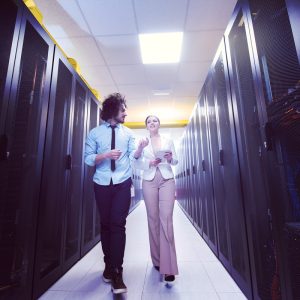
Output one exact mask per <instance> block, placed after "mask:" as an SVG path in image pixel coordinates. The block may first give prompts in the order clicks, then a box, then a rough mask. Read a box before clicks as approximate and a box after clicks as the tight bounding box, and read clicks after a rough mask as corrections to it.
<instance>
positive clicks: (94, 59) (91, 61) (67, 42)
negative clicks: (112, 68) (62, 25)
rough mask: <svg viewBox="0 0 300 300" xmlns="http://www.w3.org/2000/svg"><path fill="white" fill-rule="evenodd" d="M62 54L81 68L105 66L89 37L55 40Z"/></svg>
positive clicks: (94, 43) (92, 40) (93, 41)
mask: <svg viewBox="0 0 300 300" xmlns="http://www.w3.org/2000/svg"><path fill="white" fill-rule="evenodd" d="M57 42H58V44H59V45H60V46H61V47H62V49H63V50H64V52H65V53H66V54H67V55H68V56H69V57H72V58H74V59H75V60H76V61H77V62H78V63H79V65H80V67H82V66H95V65H105V62H104V60H103V58H102V56H101V53H100V51H99V49H98V48H97V44H96V42H95V40H94V39H93V38H91V37H80V38H71V39H57Z"/></svg>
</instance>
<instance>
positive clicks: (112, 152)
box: [106, 149, 122, 160]
mask: <svg viewBox="0 0 300 300" xmlns="http://www.w3.org/2000/svg"><path fill="white" fill-rule="evenodd" d="M121 154H122V152H121V150H118V149H112V150H110V151H109V152H107V153H106V158H109V159H113V160H117V159H119V157H120V156H121Z"/></svg>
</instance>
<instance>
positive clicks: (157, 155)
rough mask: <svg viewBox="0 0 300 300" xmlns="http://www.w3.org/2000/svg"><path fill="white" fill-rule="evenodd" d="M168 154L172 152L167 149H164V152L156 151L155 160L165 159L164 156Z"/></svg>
mask: <svg viewBox="0 0 300 300" xmlns="http://www.w3.org/2000/svg"><path fill="white" fill-rule="evenodd" d="M168 152H169V153H170V152H172V151H171V150H169V149H164V150H160V151H157V152H155V158H160V159H165V157H164V156H165V155H166V154H167V153H168Z"/></svg>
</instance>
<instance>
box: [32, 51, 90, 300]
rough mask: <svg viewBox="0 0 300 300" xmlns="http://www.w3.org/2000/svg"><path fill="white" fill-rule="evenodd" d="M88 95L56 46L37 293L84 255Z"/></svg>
mask: <svg viewBox="0 0 300 300" xmlns="http://www.w3.org/2000/svg"><path fill="white" fill-rule="evenodd" d="M86 94H87V90H86V88H85V87H84V85H83V83H82V82H81V80H80V79H79V78H78V76H77V75H76V74H75V71H74V70H73V68H72V66H71V65H70V63H69V62H68V61H67V59H66V58H65V57H64V56H63V54H62V53H61V51H60V50H59V49H58V48H56V49H55V57H54V66H53V76H52V83H51V95H50V105H49V110H48V120H47V137H46V144H45V154H44V162H43V173H42V188H41V194H40V204H39V223H38V236H37V253H36V264H35V283H34V285H35V290H34V296H35V297H36V296H39V295H40V294H41V293H42V292H43V291H44V290H45V289H46V288H47V287H49V286H50V285H51V284H53V283H54V281H55V280H57V279H58V278H59V277H60V276H61V275H62V274H63V273H64V272H65V271H66V270H68V269H69V268H70V267H71V266H72V265H73V264H74V263H75V262H76V261H77V260H78V259H79V257H80V240H81V228H80V225H81V214H82V191H83V145H84V132H85V125H84V124H85V117H86V113H85V110H86ZM54 162H56V163H54Z"/></svg>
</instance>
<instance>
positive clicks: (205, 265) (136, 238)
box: [39, 201, 246, 300]
mask: <svg viewBox="0 0 300 300" xmlns="http://www.w3.org/2000/svg"><path fill="white" fill-rule="evenodd" d="M174 231H175V243H176V250H177V259H178V267H179V275H178V276H177V277H176V280H175V283H174V285H173V286H172V287H167V286H165V285H164V283H163V282H162V278H161V276H160V274H159V273H158V272H157V271H156V270H155V269H154V268H153V267H152V263H151V261H150V253H149V244H148V230H147V220H146V210H145V205H144V202H143V201H141V203H140V204H139V205H138V207H137V208H136V209H135V210H134V211H133V212H132V213H131V214H130V215H129V217H128V219H127V231H126V232H127V243H126V251H125V258H124V265H123V266H124V282H125V284H126V285H127V287H128V293H127V294H123V295H118V296H113V294H112V293H111V291H110V285H109V284H106V283H104V282H103V280H102V272H103V268H104V263H103V260H102V250H101V247H100V243H99V244H98V245H96V246H95V247H94V248H93V249H92V250H91V251H90V252H89V253H88V254H87V255H86V256H85V257H84V258H83V259H81V261H79V262H78V263H77V264H76V265H75V266H74V267H73V268H72V269H71V270H70V271H69V272H67V273H66V274H65V275H64V276H63V277H62V278H61V279H60V280H59V281H57V282H56V283H55V284H54V285H53V286H52V287H51V288H50V289H49V290H48V291H47V292H46V293H45V294H44V295H42V296H41V297H40V298H39V299H40V300H62V299H67V300H84V299H86V300H97V299H98V300H102V299H103V300H106V299H128V300H140V299H145V300H157V299H163V300H165V299H170V300H171V299H172V300H179V299H180V300H185V299H191V300H198V299H199V300H201V299H203V300H213V299H219V300H220V299H221V300H240V299H246V298H245V297H244V296H243V294H242V293H241V291H240V290H239V288H238V286H237V285H236V284H235V282H234V281H233V280H232V279H231V277H230V276H229V275H228V273H227V272H226V270H225V269H224V267H223V266H222V264H221V263H220V262H219V261H218V260H217V258H216V257H215V256H214V254H213V253H212V252H211V250H210V249H209V247H208V246H207V245H206V243H205V242H204V240H203V239H202V238H201V236H200V235H199V234H198V233H197V231H196V230H195V228H194V227H193V226H192V225H191V223H190V222H189V220H188V219H187V217H186V216H185V214H184V213H183V212H182V210H181V209H180V207H179V205H178V204H177V203H176V205H175V210H174Z"/></svg>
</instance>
